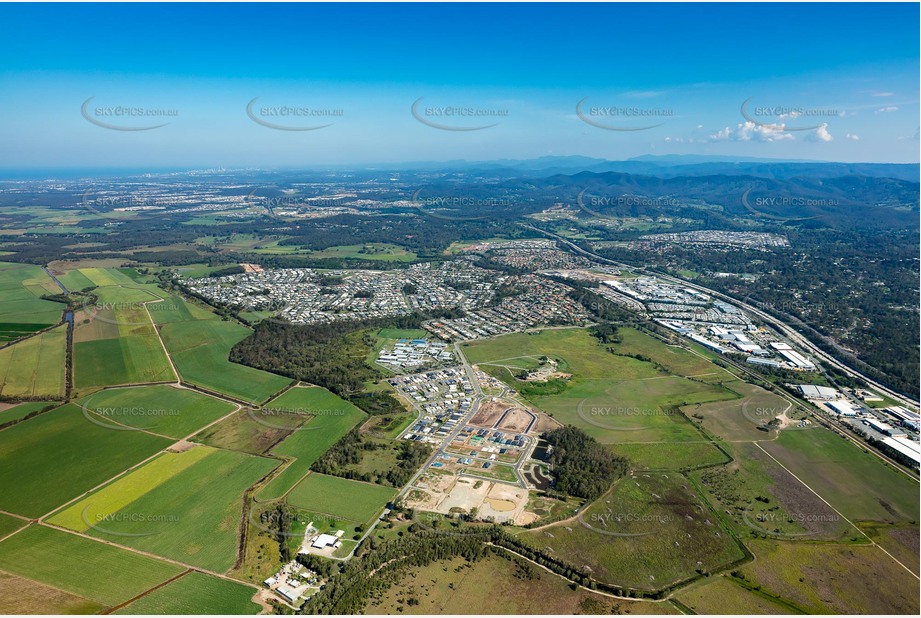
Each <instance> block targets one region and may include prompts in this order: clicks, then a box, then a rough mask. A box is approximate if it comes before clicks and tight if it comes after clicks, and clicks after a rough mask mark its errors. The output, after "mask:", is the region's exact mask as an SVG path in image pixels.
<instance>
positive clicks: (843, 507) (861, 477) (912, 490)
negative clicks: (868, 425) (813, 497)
mask: <svg viewBox="0 0 921 618" xmlns="http://www.w3.org/2000/svg"><path fill="white" fill-rule="evenodd" d="M761 446H763V447H764V449H765V450H767V451H768V452H769V453H770V454H771V455H773V456H774V457H776V458H777V459H778V460H779V461H780V462H781V463H782V464H783V465H784V466H786V467H787V468H789V469H790V471H791V472H793V474H795V475H796V476H798V477H799V478H800V479H802V480H803V481H804V482H805V483H806V484H807V485H809V486H810V487H811V488H812V489H814V490H815V491H816V492H818V494H819V495H820V496H822V497H823V498H825V499H826V500H828V501H829V502H830V503H831V505H832V506H833V507H835V508H836V509H838V510H839V511H841V513H842V514H843V515H844V516H845V517H847V518H848V519H850V520H852V521H877V522H903V521H912V522H915V523H917V522H918V519H919V514H918V513H919V503H918V482H917V481H915V480H913V479H911V478H908V477H907V476H905V475H904V474H902V473H900V472H897V471H896V470H894V469H893V468H892V467H891V466H888V465H886V464H884V463H883V462H882V461H881V460H880V459H879V458H878V457H876V456H875V455H872V454H870V453H868V452H866V451H864V450H863V449H861V448H859V447H858V446H856V445H855V444H853V443H852V442H850V441H849V440H847V439H845V438H843V437H841V436H839V435H837V434H835V433H833V432H832V431H829V430H827V429H824V428H820V427H816V428H813V429H803V430H798V431H789V430H788V431H783V432H781V434H780V437H779V438H778V439H777V440H775V441H773V442H763V443H761Z"/></svg>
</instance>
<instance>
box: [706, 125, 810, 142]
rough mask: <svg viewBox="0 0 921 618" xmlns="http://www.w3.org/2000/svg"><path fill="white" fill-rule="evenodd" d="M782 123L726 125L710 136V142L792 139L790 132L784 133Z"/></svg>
mask: <svg viewBox="0 0 921 618" xmlns="http://www.w3.org/2000/svg"><path fill="white" fill-rule="evenodd" d="M783 128H784V125H783V124H779V125H776V126H767V125H763V124H756V123H754V122H752V121H750V120H749V121H746V122H744V123H740V124H738V125H736V127H735V129H730V128H729V127H726V128H725V129H723V130H721V131H718V132H716V133H714V134H713V135H711V136H710V141H711V142H724V141H730V142H778V141H781V140H785V139H789V140H792V139H793V135H792V134H790V133H784V131H783Z"/></svg>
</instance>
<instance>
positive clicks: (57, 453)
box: [0, 404, 171, 517]
mask: <svg viewBox="0 0 921 618" xmlns="http://www.w3.org/2000/svg"><path fill="white" fill-rule="evenodd" d="M170 443H171V440H169V439H166V438H159V437H156V436H152V435H149V434H146V433H143V432H139V431H116V430H113V429H106V428H104V427H100V426H99V425H96V424H94V423H92V422H90V421H89V420H87V418H86V417H85V416H84V415H83V412H82V410H81V409H80V408H79V407H78V406H76V405H73V404H68V405H65V406H62V407H60V408H58V409H57V410H52V411H50V412H46V413H45V414H41V415H39V416H37V417H35V418H32V419H29V420H28V421H25V422H24V423H19V424H18V425H14V426H13V427H10V428H8V429H4V430H3V431H0V487H3V488H4V489H3V491H2V492H0V509H2V510H6V511H9V512H12V513H18V514H20V515H25V516H27V517H40V516H42V515H44V514H45V513H47V512H49V511H51V510H52V509H54V508H55V507H58V506H60V505H62V504H64V503H65V502H67V501H69V500H71V499H73V498H75V497H77V496H79V495H80V494H81V493H83V492H86V491H89V490H90V489H92V488H93V487H95V486H96V485H98V484H100V483H102V482H104V481H106V480H108V479H110V478H112V477H113V476H115V475H116V474H119V473H120V472H122V471H124V470H126V469H128V468H129V467H131V466H133V465H135V464H137V463H138V462H140V461H142V460H144V459H145V458H147V457H150V456H151V455H153V454H154V453H156V452H157V451H159V450H161V449H163V448H165V447H166V446H168V445H169V444H170Z"/></svg>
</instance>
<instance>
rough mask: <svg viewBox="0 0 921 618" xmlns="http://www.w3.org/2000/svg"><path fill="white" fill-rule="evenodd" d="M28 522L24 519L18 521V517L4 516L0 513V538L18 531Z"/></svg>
mask: <svg viewBox="0 0 921 618" xmlns="http://www.w3.org/2000/svg"><path fill="white" fill-rule="evenodd" d="M27 523H29V522H28V521H26V520H24V519H19V518H18V517H11V516H10V515H4V514H3V513H0V538H3V537H5V536H6V535H8V534H10V533H11V532H14V531H16V530H19V529H20V528H22V527H23V526H25V525H26V524H27Z"/></svg>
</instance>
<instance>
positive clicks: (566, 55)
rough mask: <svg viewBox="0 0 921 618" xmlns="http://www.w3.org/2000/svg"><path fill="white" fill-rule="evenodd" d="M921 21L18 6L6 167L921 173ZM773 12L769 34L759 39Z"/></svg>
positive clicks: (741, 12)
mask: <svg viewBox="0 0 921 618" xmlns="http://www.w3.org/2000/svg"><path fill="white" fill-rule="evenodd" d="M918 13H919V7H918V6H917V5H911V4H885V5H883V4H864V5H855V4H822V5H812V4H802V5H761V4H744V5H741V4H740V5H734V4H721V5H692V6H675V5H669V6H668V7H664V6H655V5H653V6H650V5H632V4H631V5H627V4H620V5H618V4H608V5H595V4H588V5H572V4H568V5H530V6H528V5H525V6H522V5H361V6H360V7H359V6H348V5H338V6H333V5H294V6H292V5H281V6H278V5H276V6H272V7H267V6H264V5H263V6H259V5H239V4H233V5H194V6H192V5H158V6H148V5H84V6H55V7H49V6H43V5H8V4H7V5H0V20H2V21H3V22H4V23H5V24H7V34H6V35H5V36H4V38H3V39H2V40H0V58H3V60H2V62H0V80H2V83H3V84H4V88H3V89H2V90H0V111H2V114H3V116H2V118H3V121H2V122H0V143H3V144H4V145H5V148H3V149H0V169H36V168H49V169H51V168H74V167H81V168H107V167H122V168H125V167H136V168H144V167H151V168H153V167H183V166H187V167H217V166H224V167H281V166H285V167H296V166H319V165H323V164H335V165H350V164H353V165H361V164H371V163H388V162H393V163H397V162H403V161H421V160H433V161H444V160H453V159H468V160H490V159H500V158H510V159H526V158H534V157H540V156H545V155H568V154H579V155H586V156H592V157H603V158H608V159H624V158H630V157H634V156H639V155H644V154H702V155H714V156H716V155H719V156H745V157H752V156H755V157H771V158H787V159H815V160H828V161H866V162H912V163H913V162H917V161H918V152H919V142H918V133H919V131H918V117H919V80H918V70H917V67H918V64H919V53H918V48H919V35H918V30H917V27H916V24H917V20H918V16H919V15H918ZM765 16H773V17H774V18H776V19H777V23H776V26H775V27H773V28H771V29H770V31H769V32H768V31H765V30H763V29H759V28H755V27H745V26H744V24H756V23H760V22H762V21H763V20H764V19H765ZM819 23H821V24H823V27H822V28H816V27H815V25H816V24H819ZM740 24H743V26H740Z"/></svg>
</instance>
